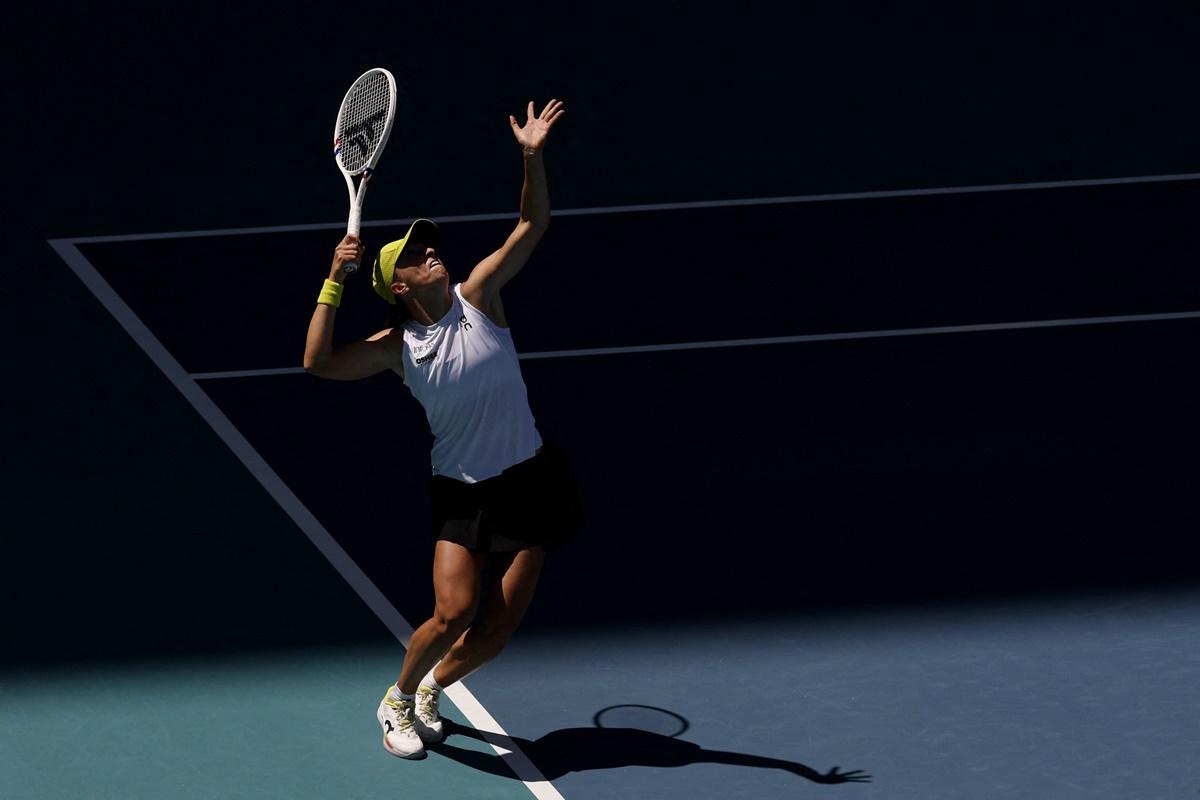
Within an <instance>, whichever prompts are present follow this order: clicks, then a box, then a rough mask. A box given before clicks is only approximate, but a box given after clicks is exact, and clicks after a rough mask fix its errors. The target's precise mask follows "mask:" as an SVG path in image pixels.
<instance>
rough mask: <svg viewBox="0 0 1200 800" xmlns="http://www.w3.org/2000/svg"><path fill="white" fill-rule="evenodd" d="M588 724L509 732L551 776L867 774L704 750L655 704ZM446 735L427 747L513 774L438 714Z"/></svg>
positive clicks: (860, 778)
mask: <svg viewBox="0 0 1200 800" xmlns="http://www.w3.org/2000/svg"><path fill="white" fill-rule="evenodd" d="M593 723H594V726H593V727H590V728H561V729H559V730H556V731H551V732H550V733H547V734H546V735H545V736H542V737H541V738H539V739H537V740H530V739H522V738H519V737H516V736H510V737H509V738H510V739H511V740H512V742H513V744H514V745H516V747H518V748H520V749H521V751H522V752H524V753H525V755H526V756H528V757H529V760H530V761H532V762H533V764H534V766H536V767H537V768H538V771H539V772H541V773H542V775H543V776H544V777H545V778H546V780H550V781H553V780H555V779H557V778H561V777H562V776H564V775H566V774H568V773H571V772H584V771H586V770H593V769H616V768H619V767H683V766H687V765H688V764H729V765H731V766H739V767H758V768H763V769H781V770H784V771H786V772H791V773H792V774H794V775H798V776H799V777H802V778H807V779H808V780H810V781H812V782H813V783H822V784H833V783H864V782H870V780H871V776H869V775H865V774H863V773H862V771H861V770H853V771H851V772H838V767H834V768H833V769H831V770H829V772H826V773H822V772H819V771H817V770H815V769H813V768H812V767H809V766H806V765H804V764H801V763H799V762H797V761H787V760H784V759H781V758H770V757H767V756H756V755H751V754H749V753H733V752H729V751H724V750H707V749H705V748H703V747H701V746H700V745H698V744H695V743H694V742H688V741H685V740H683V739H680V738H679V736H680V735H681V734H683V733H684V731H686V730H687V729H688V727H689V723H688V721H687V720H686V719H684V718H683V717H682V716H680V715H679V714H676V713H674V712H672V711H667V710H666V709H661V708H656V707H654V706H643V705H630V704H625V705H618V706H609V707H608V708H604V709H601V710H600V711H597V712H596V715H595V716H594V717H593ZM442 724H443V726H444V727H445V730H446V738H445V739H444V740H443V741H442V742H440V743H439V744H431V745H428V747H429V749H430V750H432V751H433V752H435V753H438V754H440V755H442V756H445V757H446V758H449V759H453V760H454V761H457V762H459V763H460V764H463V765H465V766H468V767H472V768H474V769H477V770H479V771H481V772H487V773H490V774H492V775H498V776H500V777H504V778H512V779H514V780H515V779H517V776H516V775H514V774H513V772H512V770H511V769H509V767H508V765H507V764H506V763H505V762H504V759H503V758H501V757H500V756H498V755H496V754H494V753H484V752H479V751H477V750H464V749H463V748H460V747H454V746H453V745H452V744H451V742H452V740H453V738H454V737H455V736H466V737H470V738H472V739H477V740H479V741H481V742H483V741H486V740H485V739H484V736H483V734H481V733H480V732H479V731H477V730H475V729H474V728H471V727H469V726H466V725H461V724H459V723H456V722H455V721H454V720H451V719H447V718H445V717H443V718H442Z"/></svg>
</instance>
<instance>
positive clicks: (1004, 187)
mask: <svg viewBox="0 0 1200 800" xmlns="http://www.w3.org/2000/svg"><path fill="white" fill-rule="evenodd" d="M1194 180H1200V172H1181V173H1176V174H1173V175H1136V176H1131V177H1126V178H1090V179H1085V180H1077V181H1035V182H1030V183H986V184H980V185H977V186H943V187H939V188H933V189H894V190H884V191H874V192H839V193H836V194H803V195H791V196H786V197H751V198H746V199H742V200H701V201H696V202H689V203H649V204H643V205H627V206H596V207H593V208H567V209H555V210H554V212H553V214H554V216H556V217H575V216H588V215H592V214H622V213H628V212H643V211H678V210H687V209H696V208H735V207H737V206H765V205H782V204H787V203H823V202H828V201H831V200H873V199H881V198H887V197H930V196H934V195H944V194H983V193H986V192H1015V191H1023V190H1031V189H1073V188H1079V187H1084V186H1119V185H1122V184H1133V183H1170V182H1173V181H1194ZM516 218H517V212H516V211H512V212H506V213H502V214H459V215H456V216H438V217H437V220H438V222H486V221H490V220H499V219H516ZM410 222H412V218H405V219H385V220H376V221H373V222H367V221H366V220H364V221H363V223H362V227H364V228H381V227H388V226H400V225H407V224H409V223H410ZM345 228H346V224H345V223H344V222H326V223H320V224H314V225H275V226H270V227H259V228H219V229H216V230H207V231H175V232H171V233H143V234H125V235H121V236H88V237H80V238H74V239H70V240H63V241H70V242H72V243H74V244H95V243H99V242H132V241H151V240H156V239H190V238H199V237H203V236H241V235H250V234H258V233H292V232H295V231H322V230H345Z"/></svg>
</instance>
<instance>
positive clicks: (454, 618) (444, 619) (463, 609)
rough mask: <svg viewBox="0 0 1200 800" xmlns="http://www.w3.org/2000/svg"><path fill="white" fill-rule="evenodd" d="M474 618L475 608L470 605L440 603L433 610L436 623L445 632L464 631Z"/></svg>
mask: <svg viewBox="0 0 1200 800" xmlns="http://www.w3.org/2000/svg"><path fill="white" fill-rule="evenodd" d="M474 618H475V609H474V607H473V606H469V605H438V607H437V608H435V609H434V612H433V621H434V624H436V625H437V626H438V628H439V629H440V630H441V631H443V632H453V633H462V632H463V631H465V630H466V629H467V628H469V627H470V626H471V620H473V619H474Z"/></svg>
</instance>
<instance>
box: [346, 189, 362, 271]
mask: <svg viewBox="0 0 1200 800" xmlns="http://www.w3.org/2000/svg"><path fill="white" fill-rule="evenodd" d="M361 226H362V205H361V204H360V203H354V204H352V205H351V206H350V221H349V222H347V223H346V235H347V236H358V231H359V229H360V227H361ZM343 269H344V270H346V274H347V275H349V274H350V273H352V272H356V271H357V270H358V262H357V261H347V262H346V266H344V267H343Z"/></svg>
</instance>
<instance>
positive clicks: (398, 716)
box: [375, 688, 425, 758]
mask: <svg viewBox="0 0 1200 800" xmlns="http://www.w3.org/2000/svg"><path fill="white" fill-rule="evenodd" d="M415 705H416V704H415V703H414V702H413V701H412V700H393V699H392V697H391V689H390V688H389V690H388V693H387V694H385V695H384V696H383V699H382V700H380V701H379V710H378V711H376V712H375V718H376V719H378V720H379V726H380V727H381V728H383V747H384V749H385V750H387V751H388V752H389V753H391V754H392V755H394V756H399V757H400V758H424V757H425V744H424V742H422V741H421V736H420V734H418V733H417V724H418V723H417V719H416V713H415V708H414V707H415Z"/></svg>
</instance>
